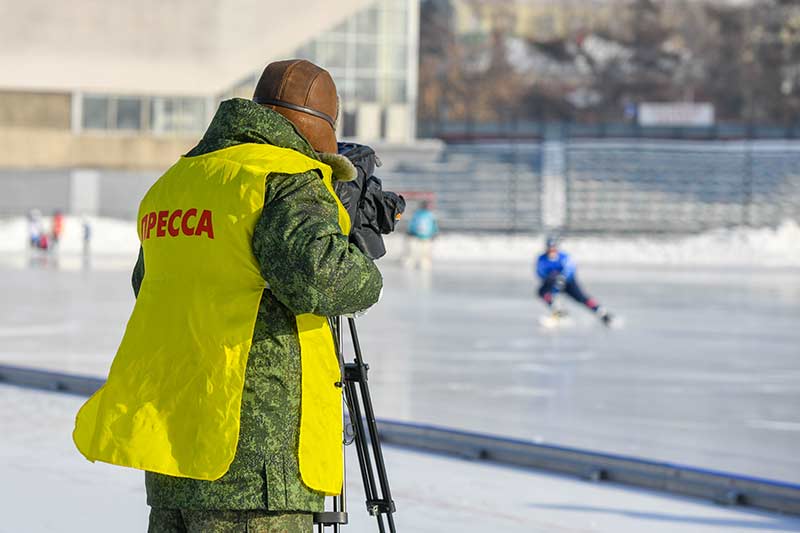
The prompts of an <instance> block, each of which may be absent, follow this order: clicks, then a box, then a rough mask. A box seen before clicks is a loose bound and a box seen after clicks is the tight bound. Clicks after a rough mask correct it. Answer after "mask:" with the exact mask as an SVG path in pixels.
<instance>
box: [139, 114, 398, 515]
mask: <svg viewBox="0 0 800 533" xmlns="http://www.w3.org/2000/svg"><path fill="white" fill-rule="evenodd" d="M241 143H267V144H271V145H274V146H279V147H282V148H291V149H293V150H296V151H298V152H301V153H303V154H304V155H307V156H309V157H313V158H315V159H320V158H323V160H324V161H325V162H326V163H329V164H331V165H332V166H333V167H334V178H336V177H337V175H341V174H343V173H344V174H348V173H350V172H351V169H352V165H349V162H347V161H346V160H344V161H343V160H342V159H339V158H340V157H341V156H336V155H334V154H317V153H315V152H314V150H313V149H312V148H311V146H310V145H309V144H308V142H307V141H306V140H305V139H304V138H303V137H302V136H301V135H300V134H299V133H298V132H297V131H296V130H295V128H294V127H293V126H292V124H291V122H289V121H288V120H286V119H285V118H284V117H283V116H282V115H280V114H279V113H276V112H274V111H271V110H269V109H266V108H263V107H261V106H260V105H258V104H255V103H253V102H250V101H249V100H242V99H233V100H228V101H225V102H222V104H220V107H219V109H218V111H217V113H216V115H215V116H214V119H213V121H212V122H211V125H210V126H209V128H208V131H207V132H206V133H205V135H204V136H203V139H202V140H201V141H200V143H199V144H198V145H197V146H196V147H195V148H193V149H192V150H191V151H190V152H189V153H188V154H187V155H188V156H196V155H201V154H205V153H209V152H213V151H216V150H220V149H222V148H227V147H229V146H233V145H236V144H241ZM348 165H349V167H348ZM353 171H354V170H353ZM347 177H348V178H349V177H350V176H347ZM337 216H338V215H337V208H336V204H335V202H334V200H333V198H332V197H331V196H330V193H329V192H328V190H327V189H326V188H325V186H324V185H323V183H322V180H321V178H320V175H319V174H318V173H317V172H316V171H311V172H306V173H303V174H294V175H286V174H271V175H270V176H269V177H268V178H267V181H266V193H265V198H264V209H263V211H262V214H261V218H260V219H259V221H258V223H257V225H256V228H255V231H254V235H253V252H254V255H255V257H256V259H257V260H258V263H259V265H260V268H261V273H262V276H263V277H264V279H265V280H266V281H267V284H268V287H269V289H267V290H265V291H264V294H263V296H262V298H261V304H260V307H259V310H258V318H257V320H256V325H255V330H254V332H253V345H252V348H251V350H250V355H249V358H248V361H247V370H246V373H245V384H244V392H243V399H242V410H241V429H240V435H239V444H238V447H237V450H236V456H235V458H234V460H233V463H232V464H231V466H230V469H229V470H228V472H227V473H226V474H225V475H224V476H222V477H221V478H220V479H218V480H216V481H200V480H194V479H186V478H177V477H171V476H165V475H161V474H155V473H152V472H147V473H146V475H145V481H146V487H147V503H148V504H149V505H151V506H153V507H159V508H173V509H175V508H179V509H204V510H212V509H214V510H243V509H266V510H269V511H311V512H314V511H319V510H322V505H323V496H322V495H321V494H320V493H317V492H314V491H312V490H311V489H309V488H307V487H306V486H305V485H304V484H303V482H302V481H301V479H300V473H299V468H298V459H297V447H298V433H299V427H300V346H299V342H298V337H297V328H296V325H295V318H294V317H295V315H298V314H302V313H315V314H317V315H323V316H334V315H339V314H345V313H351V312H354V311H357V310H362V309H365V308H367V307H369V306H370V305H372V304H374V303H375V302H376V301H377V299H378V295H379V293H380V290H381V285H382V280H381V275H380V272H378V270H377V268H376V267H375V265H374V264H373V263H372V261H370V260H369V259H367V257H365V256H364V255H363V254H362V253H361V252H360V251H359V250H358V249H357V248H355V247H354V246H353V245H351V244H348V241H347V237H345V236H343V235H341V230H340V229H339V226H338V221H337V220H338V218H337ZM144 275H145V272H144V262H143V257H142V252H141V250H140V252H139V260H138V261H137V263H136V267H135V268H134V272H133V287H134V291H135V292H136V293H137V294H138V290H139V287H140V286H141V283H142V279H143V278H144Z"/></svg>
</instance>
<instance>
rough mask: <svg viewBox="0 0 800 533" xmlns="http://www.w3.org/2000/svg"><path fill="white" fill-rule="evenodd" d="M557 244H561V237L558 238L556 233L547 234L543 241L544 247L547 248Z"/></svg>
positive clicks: (556, 246) (554, 246)
mask: <svg viewBox="0 0 800 533" xmlns="http://www.w3.org/2000/svg"><path fill="white" fill-rule="evenodd" d="M559 244H561V239H559V238H558V236H557V235H548V236H547V239H545V241H544V245H545V248H547V249H548V250H549V249H550V248H558V245H559Z"/></svg>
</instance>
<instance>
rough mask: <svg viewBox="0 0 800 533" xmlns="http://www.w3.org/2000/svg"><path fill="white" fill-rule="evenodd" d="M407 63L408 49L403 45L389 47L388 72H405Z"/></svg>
mask: <svg viewBox="0 0 800 533" xmlns="http://www.w3.org/2000/svg"><path fill="white" fill-rule="evenodd" d="M407 61H408V49H407V48H406V46H405V45H402V44H400V45H398V44H394V45H391V46H389V70H390V71H392V72H405V71H406V62H407Z"/></svg>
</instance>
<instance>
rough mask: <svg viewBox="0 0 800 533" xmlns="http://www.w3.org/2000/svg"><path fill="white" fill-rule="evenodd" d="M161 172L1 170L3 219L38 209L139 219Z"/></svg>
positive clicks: (0, 214) (1, 214)
mask: <svg viewBox="0 0 800 533" xmlns="http://www.w3.org/2000/svg"><path fill="white" fill-rule="evenodd" d="M160 174H161V172H159V171H110V170H94V169H65V168H61V169H39V170H23V169H18V170H8V169H3V170H0V217H4V216H20V215H25V214H26V213H28V212H29V211H30V210H31V209H38V210H39V211H41V212H42V213H43V214H45V215H49V214H51V213H53V212H54V211H56V210H58V211H62V212H64V213H69V214H74V215H100V216H107V217H113V218H126V219H135V218H136V212H137V210H138V207H139V202H140V201H141V199H142V197H144V194H145V193H146V192H147V190H148V189H149V188H150V186H151V185H152V184H153V182H155V180H156V179H158V177H159V176H160Z"/></svg>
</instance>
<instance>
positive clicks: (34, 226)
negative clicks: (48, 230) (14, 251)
mask: <svg viewBox="0 0 800 533" xmlns="http://www.w3.org/2000/svg"><path fill="white" fill-rule="evenodd" d="M43 233H44V232H43V231H42V215H41V213H40V212H39V210H38V209H31V210H30V211H28V242H29V244H30V247H31V248H34V249H38V248H39V240H40V239H41V237H42V234H43Z"/></svg>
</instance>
